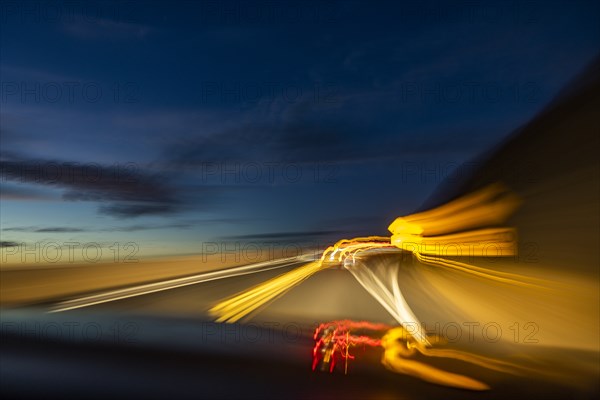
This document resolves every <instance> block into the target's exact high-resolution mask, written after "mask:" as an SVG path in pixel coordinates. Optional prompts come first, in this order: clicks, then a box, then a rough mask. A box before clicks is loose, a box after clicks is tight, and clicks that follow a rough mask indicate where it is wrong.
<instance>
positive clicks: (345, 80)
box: [0, 0, 600, 255]
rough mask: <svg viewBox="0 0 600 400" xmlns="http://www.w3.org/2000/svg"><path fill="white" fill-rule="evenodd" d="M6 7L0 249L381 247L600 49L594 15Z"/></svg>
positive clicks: (228, 6)
mask: <svg viewBox="0 0 600 400" xmlns="http://www.w3.org/2000/svg"><path fill="white" fill-rule="evenodd" d="M0 7H2V8H1V18H2V19H1V21H0V23H1V38H0V51H1V53H0V73H1V76H0V80H1V94H0V95H1V99H0V107H1V110H0V118H1V121H0V129H1V130H0V132H1V163H2V177H1V178H2V192H1V194H2V202H1V209H0V219H1V224H0V228H1V236H2V242H3V245H8V243H9V242H15V243H21V242H25V243H34V242H44V241H55V242H67V241H73V240H75V241H80V242H81V241H97V242H99V243H112V242H129V241H134V242H136V243H138V244H139V247H140V255H158V254H184V253H197V252H200V251H201V249H202V244H203V243H206V242H209V241H217V242H225V241H259V242H260V241H271V242H273V241H274V242H277V241H291V242H294V241H304V240H315V241H319V242H323V243H324V242H326V241H329V240H334V239H337V238H342V237H349V236H357V235H361V234H384V233H385V231H386V228H387V225H388V224H389V222H391V221H392V219H393V218H395V217H397V216H399V215H402V214H406V213H409V212H411V211H413V210H414V209H415V208H417V207H418V206H419V205H420V204H421V203H422V202H423V201H424V200H425V199H426V198H427V196H428V195H429V194H430V193H431V192H432V191H433V189H434V188H435V187H436V185H437V184H439V183H440V182H441V181H442V180H443V179H444V178H448V176H449V175H451V174H452V173H455V174H460V173H461V170H458V172H457V171H455V172H452V171H453V169H454V168H455V167H456V166H458V165H459V164H461V163H463V162H466V161H469V160H471V159H472V158H473V157H475V156H476V155H478V154H480V153H481V152H483V151H485V150H487V149H490V148H492V147H493V146H494V145H495V144H498V143H500V142H501V141H502V140H503V139H504V138H506V137H507V136H508V135H510V133H511V132H512V131H514V130H515V129H516V128H518V127H519V126H520V125H522V124H523V123H525V122H527V121H528V120H529V119H531V118H532V117H533V116H534V115H535V114H536V113H537V112H539V111H540V110H541V109H543V108H544V106H545V105H546V104H548V102H549V101H551V100H552V98H553V97H554V96H556V94H557V93H558V92H559V91H560V90H561V88H562V87H564V85H565V84H566V83H568V82H569V81H570V80H571V79H573V78H574V77H575V76H576V75H577V73H578V72H580V71H581V70H582V69H583V68H585V66H586V65H587V64H588V63H589V62H590V61H591V60H592V59H593V58H594V57H595V56H596V55H597V54H598V49H599V48H600V30H599V24H598V20H597V17H598V15H599V14H600V3H598V2H594V1H568V2H567V1H565V2H554V1H549V2H547V1H533V2H530V1H527V2H512V1H507V2H498V3H494V2H479V1H475V2H473V1H458V2H425V3H423V4H421V5H417V4H416V2H415V3H412V2H411V3H405V4H402V3H401V2H393V3H392V2H390V3H387V2H357V1H339V2H336V1H333V2H332V1H315V2H309V1H302V2H289V3H288V2H273V1H259V2H246V1H239V2H214V1H206V2H114V3H113V2H100V3H94V2H84V1H81V2H78V1H69V2H66V3H60V2H20V1H10V0H8V1H2V3H1V5H0ZM557 162H558V160H557Z"/></svg>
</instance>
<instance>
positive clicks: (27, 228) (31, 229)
mask: <svg viewBox="0 0 600 400" xmlns="http://www.w3.org/2000/svg"><path fill="white" fill-rule="evenodd" d="M2 230H3V231H6V232H34V233H74V232H86V231H87V230H86V229H83V228H71V227H67V226H54V227H48V228H38V227H33V226H20V227H13V228H5V229H2Z"/></svg>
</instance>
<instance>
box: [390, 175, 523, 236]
mask: <svg viewBox="0 0 600 400" xmlns="http://www.w3.org/2000/svg"><path fill="white" fill-rule="evenodd" d="M519 204H520V200H519V199H518V197H517V196H516V195H515V194H513V193H511V192H510V191H508V189H507V188H506V187H505V186H504V185H502V184H500V183H495V184H492V185H489V186H487V187H485V188H483V189H480V190H478V191H476V192H473V193H471V194H468V195H465V196H463V197H461V198H459V199H457V200H454V201H451V202H449V203H447V204H445V205H442V206H439V207H437V208H434V209H432V210H428V211H424V212H420V213H417V214H412V215H409V216H406V217H400V218H396V220H394V222H392V223H391V224H390V226H389V227H388V229H389V231H390V232H392V234H393V235H392V242H395V241H397V240H398V241H401V240H402V238H403V237H406V236H407V237H409V238H410V237H412V235H421V236H433V235H443V234H446V233H450V232H458V231H464V230H467V229H474V228H480V227H482V226H489V225H497V224H500V223H503V222H504V221H505V220H506V218H508V217H509V216H510V215H511V214H512V213H513V212H514V211H515V210H516V209H517V207H518V206H519Z"/></svg>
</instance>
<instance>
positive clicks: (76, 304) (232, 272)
mask: <svg viewBox="0 0 600 400" xmlns="http://www.w3.org/2000/svg"><path fill="white" fill-rule="evenodd" d="M310 260H312V257H311V256H307V255H302V256H297V257H289V258H281V259H278V260H273V261H264V262H260V263H255V264H250V265H243V266H241V267H234V268H229V269H225V270H219V271H213V272H206V273H203V274H198V275H193V276H187V277H184V278H177V279H170V280H168V281H162V282H155V283H149V284H145V285H139V286H133V287H128V288H124V289H119V290H111V291H108V292H104V293H99V294H96V295H91V296H85V297H80V298H77V299H72V300H66V301H62V302H59V303H57V304H55V305H54V306H52V307H51V308H50V310H49V311H48V313H57V312H63V311H69V310H74V309H77V308H83V307H89V306H93V305H96V304H102V303H108V302H111V301H117V300H122V299H127V298H130V297H136V296H143V295H146V294H150V293H156V292H162V291H165V290H171V289H176V288H179V287H182V286H189V285H195V284H198V283H203V282H209V281H214V280H218V279H226V278H233V277H236V276H242V275H250V274H255V273H258V272H266V271H270V270H274V269H278V268H285V267H289V266H290V265H294V264H297V263H299V262H308V261H310ZM282 263H283V264H282ZM280 264H281V265H280ZM269 266H271V267H269Z"/></svg>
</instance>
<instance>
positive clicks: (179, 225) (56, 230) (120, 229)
mask: <svg viewBox="0 0 600 400" xmlns="http://www.w3.org/2000/svg"><path fill="white" fill-rule="evenodd" d="M192 226H194V224H192V223H188V222H181V223H172V224H161V225H150V224H147V225H144V224H140V225H129V226H119V227H112V228H106V229H91V228H77V227H68V226H52V227H37V226H16V227H11V228H4V229H2V231H4V232H31V233H77V232H139V231H150V230H158V229H188V228H191V227H192Z"/></svg>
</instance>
